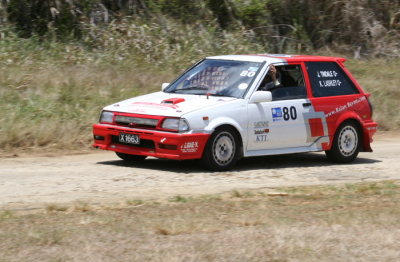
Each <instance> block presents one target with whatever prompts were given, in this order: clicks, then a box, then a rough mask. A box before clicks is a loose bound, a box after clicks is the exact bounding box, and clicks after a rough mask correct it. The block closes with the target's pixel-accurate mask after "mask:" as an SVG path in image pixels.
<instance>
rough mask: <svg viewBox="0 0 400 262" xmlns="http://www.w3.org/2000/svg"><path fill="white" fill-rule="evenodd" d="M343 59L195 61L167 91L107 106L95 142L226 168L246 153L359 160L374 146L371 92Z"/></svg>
mask: <svg viewBox="0 0 400 262" xmlns="http://www.w3.org/2000/svg"><path fill="white" fill-rule="evenodd" d="M345 61H346V59H344V58H340V57H322V56H305V55H271V54H259V55H227V56H214V57H207V58H205V59H203V60H201V61H199V62H198V63H196V64H194V65H193V66H192V67H190V68H189V69H188V70H186V71H185V72H184V73H183V74H182V75H181V76H180V77H178V78H177V79H176V80H175V81H173V82H172V83H164V84H163V85H162V88H161V91H160V92H156V93H152V94H147V95H143V96H138V97H134V98H131V99H128V100H125V101H122V102H118V103H115V104H112V105H109V106H107V107H105V108H104V109H103V111H102V112H101V116H100V121H99V123H98V124H94V125H93V134H94V147H96V148H100V149H103V150H111V151H115V152H116V154H117V155H118V156H119V157H120V158H122V159H123V160H126V161H139V160H143V159H145V158H146V157H148V156H152V157H157V158H168V159H176V160H183V159H201V160H202V163H203V164H204V165H205V166H206V167H207V168H209V169H212V170H228V169H230V168H232V167H233V166H234V165H235V164H236V162H237V160H238V159H240V158H242V157H251V156H262V155H276V154H291V153H299V152H315V151H325V152H326V156H327V157H328V159H329V160H331V161H334V162H340V163H348V162H351V161H353V160H354V159H355V158H356V157H357V155H358V153H359V152H360V151H364V152H372V149H371V146H370V143H371V142H372V136H373V135H374V133H375V132H376V129H377V124H376V123H375V122H374V121H373V120H372V106H371V103H370V101H369V97H370V94H368V93H365V92H364V91H363V89H362V88H361V87H360V85H359V84H358V83H357V81H356V80H355V79H354V77H353V76H352V75H351V74H350V72H349V71H348V70H347V69H346V67H345V66H344V62H345Z"/></svg>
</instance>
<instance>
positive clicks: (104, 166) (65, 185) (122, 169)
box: [0, 133, 400, 210]
mask: <svg viewBox="0 0 400 262" xmlns="http://www.w3.org/2000/svg"><path fill="white" fill-rule="evenodd" d="M372 145H373V148H374V152H373V153H360V155H359V157H358V159H357V160H356V161H355V162H353V163H352V164H349V165H338V164H333V163H330V162H328V161H327V160H326V158H325V154H324V153H305V154H295V155H282V156H269V157H255V158H246V159H243V160H241V161H240V162H239V163H238V165H237V166H236V168H235V169H234V170H232V171H229V172H208V171H206V170H204V169H203V168H202V167H201V165H200V163H199V162H197V161H172V160H164V159H155V158H149V159H146V160H145V161H143V162H140V163H137V164H127V163H125V162H124V161H122V160H119V158H118V157H117V156H116V155H115V154H114V153H113V152H104V151H97V152H95V153H90V154H80V155H72V156H71V155H70V156H51V157H43V156H39V157H38V156H34V157H27V156H23V157H15V158H5V157H3V158H0V208H2V209H16V210H18V209H29V208H35V207H40V206H43V205H46V204H49V203H70V202H74V201H84V202H88V203H93V204H95V203H115V202H119V201H125V200H132V199H165V198H169V197H172V196H176V195H199V194H214V193H222V192H226V191H231V190H235V189H239V190H246V189H260V190H271V191H274V188H276V187H281V186H297V185H316V184H329V183H331V184H333V183H352V182H361V181H379V180H388V179H400V136H397V135H396V134H393V133H392V134H382V133H380V134H378V135H377V136H376V137H375V142H374V143H373V144H372Z"/></svg>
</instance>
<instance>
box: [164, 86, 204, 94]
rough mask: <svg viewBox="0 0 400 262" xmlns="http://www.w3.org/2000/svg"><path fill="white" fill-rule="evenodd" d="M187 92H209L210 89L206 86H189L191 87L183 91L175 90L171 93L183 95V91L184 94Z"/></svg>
mask: <svg viewBox="0 0 400 262" xmlns="http://www.w3.org/2000/svg"><path fill="white" fill-rule="evenodd" d="M186 90H188V91H189V90H202V91H204V90H208V88H207V87H205V86H189V87H185V88H182V89H175V90H173V91H171V92H170V93H181V92H182V91H183V92H184V91H186Z"/></svg>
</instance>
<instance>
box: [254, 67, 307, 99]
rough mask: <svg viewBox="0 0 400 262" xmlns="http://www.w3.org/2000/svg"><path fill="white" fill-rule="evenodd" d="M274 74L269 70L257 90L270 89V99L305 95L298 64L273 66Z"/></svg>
mask: <svg viewBox="0 0 400 262" xmlns="http://www.w3.org/2000/svg"><path fill="white" fill-rule="evenodd" d="M275 68H276V75H275V76H273V74H272V73H271V71H272V70H271V69H270V71H269V72H268V73H267V75H266V76H265V78H264V80H263V81H262V82H261V85H260V86H259V88H258V90H264V91H271V93H272V100H274V101H276V100H289V99H300V98H305V97H307V92H306V88H305V85H304V77H303V72H302V70H301V66H300V65H284V66H275Z"/></svg>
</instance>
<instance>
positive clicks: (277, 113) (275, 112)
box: [271, 107, 283, 122]
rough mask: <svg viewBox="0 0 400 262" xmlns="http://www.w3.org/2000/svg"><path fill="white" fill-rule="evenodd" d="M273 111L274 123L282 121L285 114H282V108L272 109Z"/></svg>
mask: <svg viewBox="0 0 400 262" xmlns="http://www.w3.org/2000/svg"><path fill="white" fill-rule="evenodd" d="M271 111H272V121H273V122H277V121H282V119H283V113H282V108H281V107H274V108H271Z"/></svg>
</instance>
